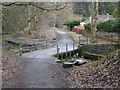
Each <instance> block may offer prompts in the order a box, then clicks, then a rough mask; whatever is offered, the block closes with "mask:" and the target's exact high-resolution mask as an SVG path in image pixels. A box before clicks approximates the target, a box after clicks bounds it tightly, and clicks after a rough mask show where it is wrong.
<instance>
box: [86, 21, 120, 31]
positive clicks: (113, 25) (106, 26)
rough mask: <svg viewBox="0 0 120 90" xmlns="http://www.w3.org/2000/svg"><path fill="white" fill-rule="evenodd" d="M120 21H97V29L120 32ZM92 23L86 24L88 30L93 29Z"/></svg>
mask: <svg viewBox="0 0 120 90" xmlns="http://www.w3.org/2000/svg"><path fill="white" fill-rule="evenodd" d="M118 24H119V23H118V21H117V20H116V19H115V20H108V21H105V22H98V23H97V29H98V30H99V31H104V32H120V26H119V25H118ZM90 26H91V25H90V23H89V24H86V25H85V30H86V31H87V32H90V31H91V28H90Z"/></svg>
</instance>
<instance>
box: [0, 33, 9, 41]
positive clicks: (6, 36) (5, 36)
mask: <svg viewBox="0 0 120 90" xmlns="http://www.w3.org/2000/svg"><path fill="white" fill-rule="evenodd" d="M8 38H9V34H5V35H0V40H2V41H5V40H7V39H8Z"/></svg>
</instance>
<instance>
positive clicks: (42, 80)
mask: <svg viewBox="0 0 120 90" xmlns="http://www.w3.org/2000/svg"><path fill="white" fill-rule="evenodd" d="M53 30H55V31H56V32H57V33H58V37H57V39H58V42H57V44H58V45H59V48H60V52H65V45H66V43H67V44H69V49H68V50H72V47H73V46H72V45H73V41H72V39H71V38H70V37H69V36H68V35H67V33H65V32H63V31H61V30H59V29H57V28H53ZM75 48H77V47H75ZM53 54H56V47H52V48H48V49H44V50H38V51H33V52H29V53H25V54H23V55H22V57H21V58H22V63H23V67H22V72H20V73H19V75H16V76H15V77H13V78H12V80H14V81H15V82H14V81H13V82H12V84H10V83H7V84H5V85H4V87H15V88H19V87H20V88H67V87H68V86H69V83H68V82H67V81H66V77H68V76H69V75H70V74H69V72H67V70H66V69H64V68H63V67H62V65H61V64H58V63H56V62H55V58H54V57H53V56H52V55H53ZM17 70H18V69H17ZM18 72H19V70H18ZM13 76H14V75H13ZM16 77H18V78H16ZM16 79H17V80H16ZM12 80H11V81H12ZM16 81H17V82H18V83H17V82H16Z"/></svg>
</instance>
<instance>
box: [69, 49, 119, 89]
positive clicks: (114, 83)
mask: <svg viewBox="0 0 120 90" xmlns="http://www.w3.org/2000/svg"><path fill="white" fill-rule="evenodd" d="M119 56H120V50H119V51H116V52H113V53H111V54H110V55H108V56H107V57H106V58H104V59H103V60H101V61H100V62H99V64H98V63H94V64H93V63H91V64H89V65H84V66H81V67H80V68H73V69H72V70H71V75H70V76H69V77H67V79H68V80H69V81H70V82H72V84H71V87H77V88H78V87H86V88H88V87H90V88H94V87H98V88H102V87H103V88H118V87H120V86H119V82H120V57H119Z"/></svg>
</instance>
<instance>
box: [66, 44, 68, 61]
mask: <svg viewBox="0 0 120 90" xmlns="http://www.w3.org/2000/svg"><path fill="white" fill-rule="evenodd" d="M67 54H68V45H67V44H66V60H67V59H68V57H67V56H68V55H67Z"/></svg>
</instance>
